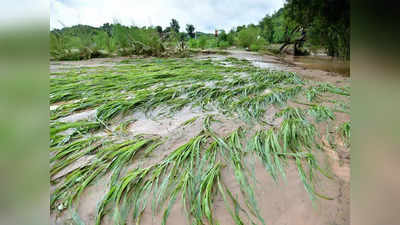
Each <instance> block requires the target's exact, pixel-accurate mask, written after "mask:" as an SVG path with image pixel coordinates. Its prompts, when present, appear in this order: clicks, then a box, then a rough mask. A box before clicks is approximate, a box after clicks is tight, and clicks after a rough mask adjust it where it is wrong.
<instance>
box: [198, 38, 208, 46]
mask: <svg viewBox="0 0 400 225" xmlns="http://www.w3.org/2000/svg"><path fill="white" fill-rule="evenodd" d="M206 45H207V37H206V36H200V38H199V39H198V47H199V48H201V49H204V48H205V47H206Z"/></svg>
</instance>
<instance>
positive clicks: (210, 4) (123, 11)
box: [50, 0, 284, 32]
mask: <svg viewBox="0 0 400 225" xmlns="http://www.w3.org/2000/svg"><path fill="white" fill-rule="evenodd" d="M283 2H284V0H270V1H266V0H231V1H229V0H202V1H196V0H145V1H143V0H141V1H139V0H85V1H79V0H51V3H50V27H51V28H61V27H63V25H62V24H64V25H65V26H71V25H75V24H87V25H91V26H101V25H102V24H104V23H106V22H109V23H112V22H114V21H119V22H120V23H122V24H125V25H137V26H149V25H153V26H156V25H161V26H162V27H163V28H165V27H167V26H168V25H169V22H170V21H171V19H172V18H175V19H177V20H178V21H179V24H180V26H181V30H182V31H183V30H184V27H185V24H193V25H194V26H195V27H196V30H199V31H206V32H212V31H213V30H214V29H225V30H229V29H231V28H233V27H235V26H238V25H243V24H249V23H258V21H260V20H261V18H262V17H264V16H265V15H266V14H267V13H269V14H271V13H273V12H274V11H276V10H278V9H279V8H280V7H282V6H283Z"/></svg>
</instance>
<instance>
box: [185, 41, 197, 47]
mask: <svg viewBox="0 0 400 225" xmlns="http://www.w3.org/2000/svg"><path fill="white" fill-rule="evenodd" d="M187 45H188V46H189V48H198V47H199V45H198V40H196V39H190V40H189V41H188V42H187Z"/></svg>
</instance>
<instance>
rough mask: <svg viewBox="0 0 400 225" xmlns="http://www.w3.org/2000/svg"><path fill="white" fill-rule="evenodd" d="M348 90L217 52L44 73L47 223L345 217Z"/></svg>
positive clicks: (327, 220) (341, 220)
mask: <svg viewBox="0 0 400 225" xmlns="http://www.w3.org/2000/svg"><path fill="white" fill-rule="evenodd" d="M349 93H350V87H349V86H348V85H346V82H337V83H332V82H329V83H328V82H321V81H315V80H314V81H311V80H306V79H303V78H302V76H300V75H297V74H295V73H292V72H284V71H270V70H268V69H261V68H258V67H254V66H253V64H252V63H251V62H250V61H247V60H239V59H236V58H233V57H229V56H228V57H226V56H224V57H220V58H218V59H213V60H211V59H207V58H205V59H199V58H182V59H171V58H169V59H165V58H147V59H128V58H127V59H124V60H120V61H118V62H113V63H109V64H104V65H103V64H102V65H94V66H87V67H76V68H74V67H71V68H67V69H65V68H64V69H62V70H58V71H52V72H51V74H50V181H51V186H52V187H51V199H50V207H51V218H52V224H88V225H89V224H96V225H99V224H167V223H168V224H284V223H285V224H347V223H349V218H348V216H349V213H348V212H347V211H346V210H348V208H349V206H348V201H347V200H348V199H346V196H347V197H348V195H349V193H348V192H349V187H348V177H346V175H344V176H343V170H342V169H341V166H342V165H343V164H345V163H347V164H348V160H349V156H348V153H349V148H350V142H349V139H350V136H351V122H350V116H349V110H350V94H349ZM343 196H344V197H343Z"/></svg>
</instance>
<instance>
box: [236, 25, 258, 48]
mask: <svg viewBox="0 0 400 225" xmlns="http://www.w3.org/2000/svg"><path fill="white" fill-rule="evenodd" d="M259 33H260V31H259V29H257V28H256V27H249V28H246V29H242V30H241V31H240V32H239V33H238V44H239V46H241V47H243V48H249V47H250V45H251V44H254V43H255V42H256V40H257V37H258V36H259Z"/></svg>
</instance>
